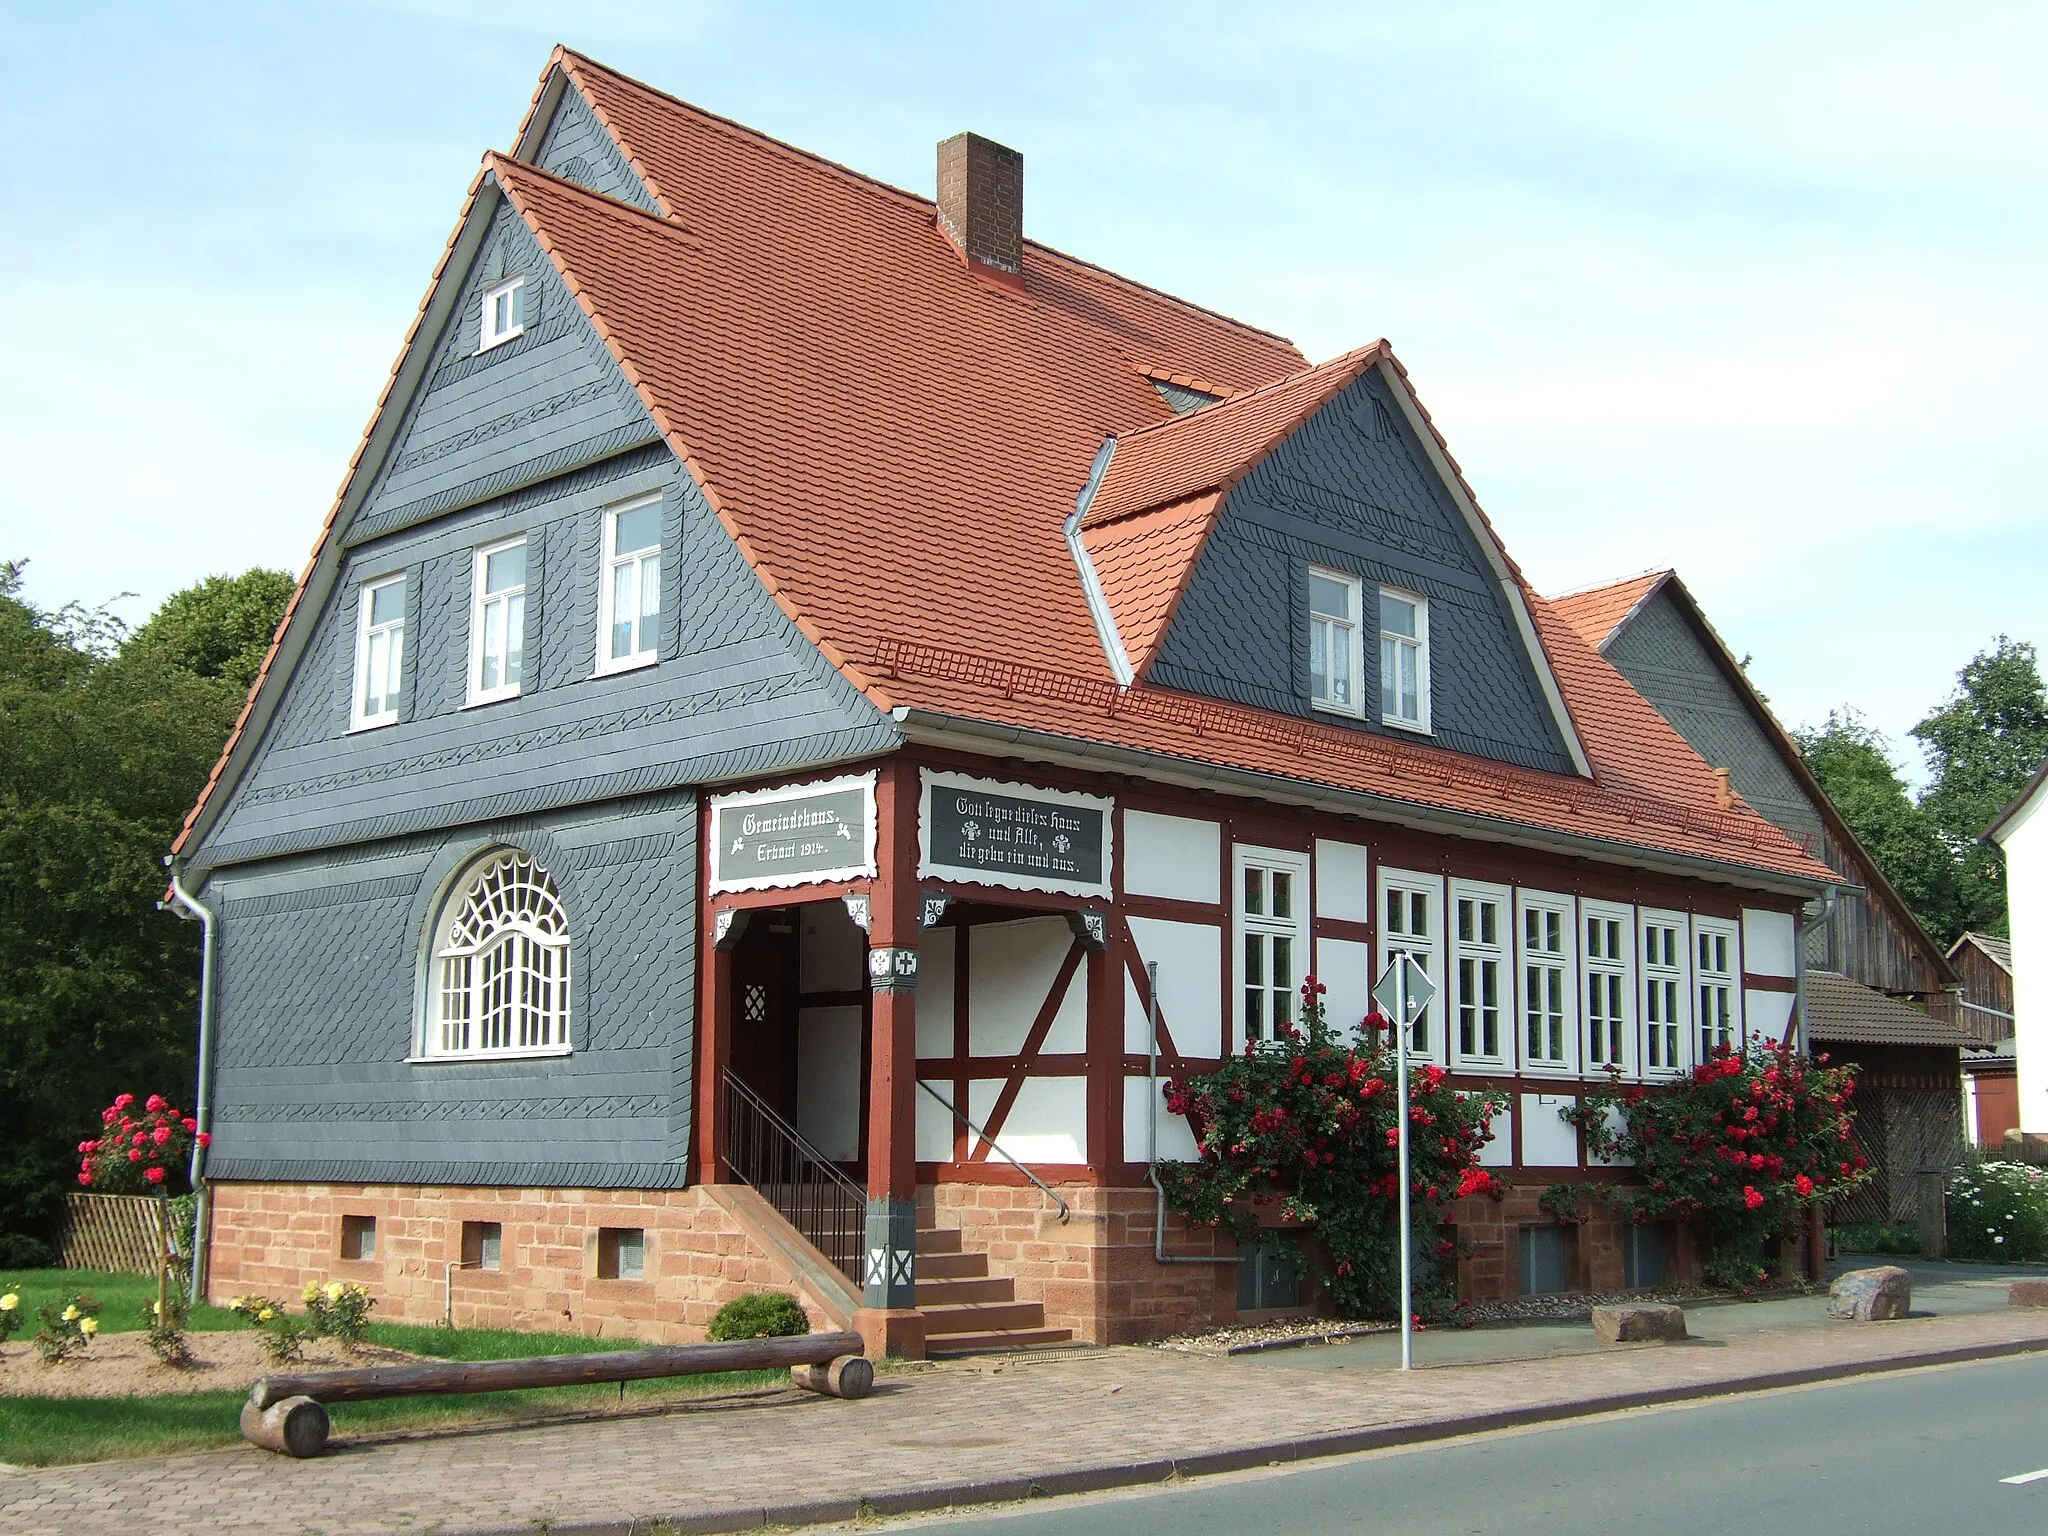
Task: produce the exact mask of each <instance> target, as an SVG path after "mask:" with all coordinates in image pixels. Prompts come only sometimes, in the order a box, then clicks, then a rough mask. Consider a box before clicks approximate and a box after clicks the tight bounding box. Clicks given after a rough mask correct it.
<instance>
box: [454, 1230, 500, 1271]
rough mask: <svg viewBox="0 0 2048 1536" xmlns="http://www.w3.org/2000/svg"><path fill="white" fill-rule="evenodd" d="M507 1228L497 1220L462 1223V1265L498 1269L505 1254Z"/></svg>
mask: <svg viewBox="0 0 2048 1536" xmlns="http://www.w3.org/2000/svg"><path fill="white" fill-rule="evenodd" d="M504 1243H505V1228H504V1227H503V1226H502V1225H501V1224H500V1223H498V1222H495V1221H465V1222H464V1223H463V1224H462V1267H463V1268H464V1269H498V1268H500V1267H501V1259H502V1256H503V1254H504Z"/></svg>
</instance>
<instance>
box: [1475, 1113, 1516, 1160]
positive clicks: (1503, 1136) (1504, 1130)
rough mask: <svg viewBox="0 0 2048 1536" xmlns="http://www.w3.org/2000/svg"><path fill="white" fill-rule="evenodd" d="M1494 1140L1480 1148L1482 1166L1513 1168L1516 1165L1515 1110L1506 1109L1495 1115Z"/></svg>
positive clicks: (1492, 1127) (1493, 1122)
mask: <svg viewBox="0 0 2048 1536" xmlns="http://www.w3.org/2000/svg"><path fill="white" fill-rule="evenodd" d="M1491 1129H1492V1131H1493V1140H1491V1141H1489V1142H1487V1143H1486V1145H1484V1146H1483V1147H1481V1148H1480V1149H1479V1166H1480V1167H1482V1168H1512V1167H1514V1165H1515V1112H1514V1110H1512V1109H1504V1110H1502V1111H1501V1112H1500V1113H1499V1114H1497V1115H1495V1116H1494V1117H1493V1121H1492V1124H1491Z"/></svg>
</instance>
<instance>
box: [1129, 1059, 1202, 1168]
mask: <svg viewBox="0 0 2048 1536" xmlns="http://www.w3.org/2000/svg"><path fill="white" fill-rule="evenodd" d="M1159 1080H1160V1082H1162V1083H1164V1082H1165V1081H1166V1077H1165V1074H1163V1073H1162V1074H1161V1075H1160V1079H1159ZM1155 1117H1156V1119H1157V1121H1158V1125H1159V1160H1160V1161H1161V1162H1162V1163H1192V1162H1195V1161H1197V1160H1198V1159H1199V1158H1200V1157H1201V1155H1202V1149H1201V1148H1200V1147H1198V1146H1196V1145H1195V1133H1194V1130H1193V1128H1192V1127H1190V1126H1189V1125H1188V1122H1187V1117H1186V1116H1185V1115H1176V1114H1174V1113H1173V1112H1172V1111H1171V1110H1169V1109H1168V1108H1167V1107H1166V1099H1165V1095H1164V1094H1163V1093H1160V1094H1155V1093H1154V1092H1153V1091H1152V1079H1151V1078H1149V1077H1127V1078H1125V1079H1124V1161H1125V1162H1127V1163H1142V1162H1144V1161H1145V1159H1146V1156H1147V1154H1148V1153H1149V1151H1150V1150H1151V1135H1152V1125H1151V1122H1152V1120H1153V1119H1154V1118H1155Z"/></svg>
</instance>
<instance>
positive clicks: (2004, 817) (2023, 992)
mask: <svg viewBox="0 0 2048 1536" xmlns="http://www.w3.org/2000/svg"><path fill="white" fill-rule="evenodd" d="M2044 807H2048V763H2043V764H2042V765H2041V766H2040V768H2038V769H2037V770H2036V771H2035V773H2034V776H2033V777H2032V778H2031V779H2029V780H2027V787H2026V788H2025V789H2023V790H2021V791H2020V792H2019V795H2018V796H2017V797H2016V798H2015V799H2014V800H2013V802H2012V804H2010V805H2008V806H2007V807H2006V808H2005V809H2004V810H2002V811H2000V812H1999V813H1998V816H1997V818H1996V819H1995V820H1994V821H1993V822H1992V823H1991V825H1990V826H1989V827H1987V828H1985V830H1984V836H1985V837H1986V838H1987V839H1988V840H1990V841H1991V842H1994V843H1996V844H1998V846H1999V847H2000V848H2002V849H2004V850H2005V899H2006V911H2007V913H2008V914H2009V918H2010V923H2011V928H2010V931H2011V934H2012V1012H2013V1019H2014V1029H2013V1053H2014V1055H2015V1056H2016V1057H2017V1058H2018V1063H2019V1081H2020V1129H2021V1130H2022V1131H2042V1132H2048V809H2044Z"/></svg>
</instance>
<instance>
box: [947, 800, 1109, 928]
mask: <svg viewBox="0 0 2048 1536" xmlns="http://www.w3.org/2000/svg"><path fill="white" fill-rule="evenodd" d="M922 777H923V783H924V795H923V803H922V804H921V806H920V807H919V811H920V814H919V816H918V823H917V836H918V845H917V847H918V859H917V876H918V878H919V879H920V880H930V879H936V880H956V881H961V882H963V883H968V884H973V885H992V886H1000V887H1002V888H1004V889H1006V890H1013V891H1051V892H1053V893H1054V894H1056V895H1061V896H1078V897H1081V898H1082V899H1083V900H1091V901H1101V902H1104V903H1107V902H1109V901H1111V900H1113V899H1114V897H1115V891H1114V887H1113V884H1112V875H1113V873H1114V857H1115V849H1114V847H1113V846H1112V844H1113V840H1114V832H1113V830H1112V826H1111V822H1112V815H1111V813H1112V812H1113V811H1114V810H1115V802H1114V801H1111V800H1107V799H1104V798H1103V797H1102V796H1100V795H1084V794H1079V793H1077V792H1075V791H1073V790H1066V789H1041V788H1039V787H1038V786H1037V785H1036V784H1013V783H1003V782H998V781H997V780H994V779H976V778H970V777H968V776H967V775H966V774H961V773H944V772H941V771H940V770H938V769H936V768H927V769H925V770H924V771H923V775H922Z"/></svg>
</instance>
